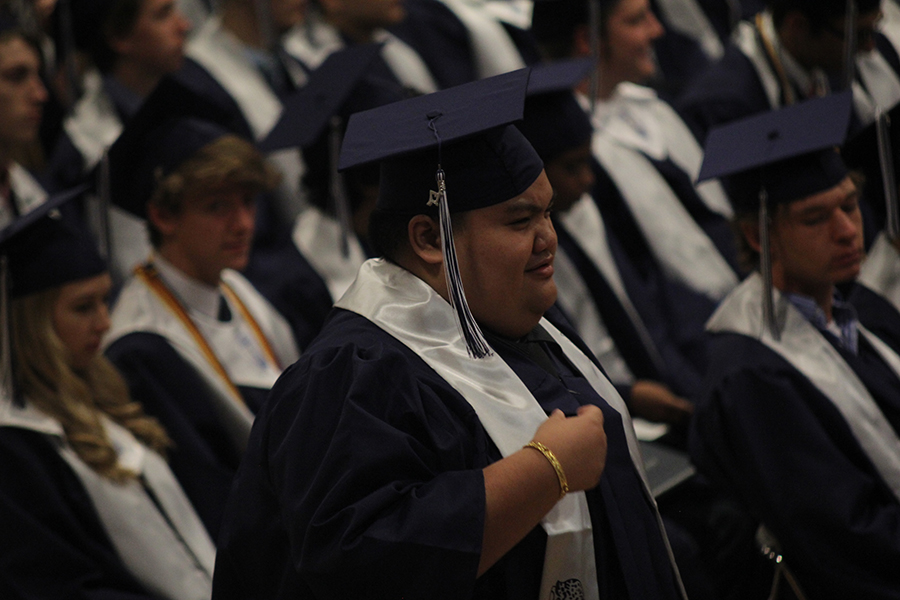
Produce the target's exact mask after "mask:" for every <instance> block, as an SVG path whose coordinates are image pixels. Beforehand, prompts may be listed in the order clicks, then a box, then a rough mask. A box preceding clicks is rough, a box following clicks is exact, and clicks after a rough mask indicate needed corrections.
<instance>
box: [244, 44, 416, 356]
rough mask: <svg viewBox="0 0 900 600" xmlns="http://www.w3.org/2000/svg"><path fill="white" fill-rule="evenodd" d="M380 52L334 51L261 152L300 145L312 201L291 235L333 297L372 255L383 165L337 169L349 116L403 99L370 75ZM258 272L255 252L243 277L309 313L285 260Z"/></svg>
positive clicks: (368, 47) (282, 306) (282, 303)
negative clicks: (370, 234)
mask: <svg viewBox="0 0 900 600" xmlns="http://www.w3.org/2000/svg"><path fill="white" fill-rule="evenodd" d="M380 52H381V47H380V45H378V44H364V45H356V46H351V47H348V48H345V49H343V50H340V51H338V52H335V53H334V54H332V55H330V56H329V57H328V58H327V59H326V60H325V62H323V63H322V65H321V66H320V67H319V68H317V69H316V70H315V71H313V72H312V73H311V74H310V77H309V81H308V83H307V84H306V85H305V86H304V87H303V88H302V89H301V90H300V91H298V92H296V93H295V94H294V95H293V96H291V97H290V98H288V100H287V101H286V102H285V110H284V114H283V115H282V117H281V119H280V120H279V121H278V123H277V124H276V125H275V127H273V128H272V131H271V133H270V134H269V135H268V136H267V137H266V139H264V140H262V141H261V142H260V144H259V147H260V149H262V150H263V151H264V152H265V151H271V150H277V149H280V148H284V147H300V148H302V150H303V159H304V162H305V163H306V165H307V171H306V173H305V174H304V176H303V182H304V186H305V187H306V190H307V192H308V198H309V202H310V204H309V206H307V207H306V208H305V209H304V210H303V211H302V212H301V213H300V214H299V215H298V216H297V220H296V221H295V222H294V228H293V232H292V239H293V243H294V245H295V246H296V249H297V250H299V252H300V254H302V255H303V256H304V257H306V259H307V260H308V261H309V263H310V264H311V265H312V268H314V269H315V271H316V272H317V273H318V274H319V275H320V276H321V277H322V279H323V280H324V282H325V284H326V285H327V286H328V291H329V292H330V297H331V298H334V299H338V298H340V297H341V296H343V295H344V292H345V291H347V288H349V287H350V284H351V283H353V280H354V279H356V272H357V271H358V270H359V267H360V266H362V263H363V262H365V260H366V259H367V258H370V256H371V250H369V244H368V241H367V228H368V224H369V215H370V214H371V213H372V209H374V208H375V201H376V199H377V197H378V165H368V166H364V167H357V168H355V169H348V170H346V171H344V172H343V173H338V170H337V159H338V153H339V151H340V142H341V138H342V136H343V132H344V130H345V128H346V122H347V119H348V118H349V116H350V115H351V114H353V113H355V112H359V111H361V110H366V109H369V108H375V107H377V106H382V105H384V104H389V103H391V102H396V101H399V100H403V99H404V98H406V95H405V94H403V93H402V91H401V90H400V89H399V88H398V87H396V86H393V85H384V84H383V82H382V80H380V79H378V78H377V77H372V76H371V74H370V73H369V68H370V67H371V65H372V62H373V61H374V60H376V58H377V56H378V55H379V53H380ZM279 267H281V268H279ZM260 270H261V265H260V260H259V259H258V257H257V256H254V257H253V259H252V260H251V263H250V266H249V267H248V270H247V271H245V275H247V277H248V279H250V280H251V281H253V282H254V284H255V285H256V286H257V288H258V289H260V291H262V292H263V294H264V295H265V296H266V297H267V298H269V299H270V300H271V301H272V302H273V304H275V306H276V308H278V309H279V311H280V312H281V313H282V314H284V315H288V320H289V321H293V319H292V318H291V317H290V316H289V315H290V314H291V313H293V312H295V311H307V310H308V306H304V305H308V304H309V302H302V303H301V302H298V301H297V297H298V294H303V292H302V290H301V289H300V288H301V287H304V286H308V285H309V284H308V282H306V281H300V280H297V281H294V280H292V279H290V278H287V277H285V274H284V271H283V265H274V264H273V269H272V273H271V276H269V277H265V278H263V277H261V275H262V274H261V273H259V271H260ZM263 279H265V281H263ZM272 288H274V289H272ZM306 295H308V292H306ZM328 308H329V309H330V308H331V301H330V300H329V303H328ZM322 321H323V322H324V315H323V319H322ZM298 339H299V338H298Z"/></svg>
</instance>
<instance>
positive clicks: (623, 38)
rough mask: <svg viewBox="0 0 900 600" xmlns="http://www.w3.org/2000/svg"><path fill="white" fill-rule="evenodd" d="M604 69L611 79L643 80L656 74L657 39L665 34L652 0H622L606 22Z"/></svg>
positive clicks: (602, 53)
mask: <svg viewBox="0 0 900 600" xmlns="http://www.w3.org/2000/svg"><path fill="white" fill-rule="evenodd" d="M604 30H605V32H606V36H605V38H604V39H603V40H602V41H601V44H602V45H601V49H600V70H601V73H603V75H602V77H603V78H604V79H606V80H607V81H614V82H617V83H618V82H623V81H630V82H632V83H643V82H645V81H647V80H648V79H649V78H651V77H653V75H654V74H655V73H656V58H655V56H654V54H653V41H654V40H655V39H657V38H659V37H660V36H662V34H663V33H664V30H663V26H662V25H661V24H660V22H659V20H657V18H656V16H655V15H654V14H653V11H652V10H650V4H649V2H648V0H619V3H618V4H617V5H616V6H615V8H613V9H612V11H611V12H610V14H609V16H608V17H607V20H606V24H605V29H604Z"/></svg>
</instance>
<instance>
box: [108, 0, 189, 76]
mask: <svg viewBox="0 0 900 600" xmlns="http://www.w3.org/2000/svg"><path fill="white" fill-rule="evenodd" d="M190 29H191V25H190V23H189V22H188V20H187V19H186V18H185V17H184V15H183V14H181V11H180V10H179V9H178V7H177V6H176V4H175V0H144V1H143V2H142V3H141V9H140V12H139V13H138V16H137V19H136V20H135V22H134V26H133V27H132V28H131V31H129V32H128V33H127V34H126V35H123V36H121V37H118V38H115V39H113V40H110V46H111V47H112V48H113V50H115V51H116V52H117V53H118V54H120V55H121V56H123V57H127V58H128V59H129V60H131V61H134V62H135V63H136V64H137V65H138V66H140V67H142V68H143V69H145V70H146V71H148V72H149V73H152V74H153V75H156V76H160V77H161V76H163V75H165V74H166V73H171V72H173V71H176V70H178V68H179V67H181V63H182V61H183V60H184V43H185V40H186V39H187V34H188V32H189V31H190Z"/></svg>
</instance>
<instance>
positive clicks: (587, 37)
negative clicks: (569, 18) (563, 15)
mask: <svg viewBox="0 0 900 600" xmlns="http://www.w3.org/2000/svg"><path fill="white" fill-rule="evenodd" d="M571 50H572V57H573V58H582V57H584V56H590V55H591V30H590V27H588V26H587V25H576V26H575V29H573V30H572V49H571Z"/></svg>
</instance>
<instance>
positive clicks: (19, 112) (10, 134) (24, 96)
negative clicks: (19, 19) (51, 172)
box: [0, 36, 47, 167]
mask: <svg viewBox="0 0 900 600" xmlns="http://www.w3.org/2000/svg"><path fill="white" fill-rule="evenodd" d="M46 101H47V90H46V88H44V84H43V83H42V82H41V78H40V61H39V59H38V55H37V53H36V52H35V51H34V48H32V47H31V46H30V45H29V44H28V43H27V42H25V40H24V39H22V38H21V37H18V36H9V37H7V38H6V39H5V40H3V41H0V159H2V158H3V154H4V153H5V152H6V151H8V149H9V148H10V147H11V146H15V145H18V144H23V143H28V142H32V141H34V140H35V139H37V133H38V128H39V127H40V124H41V114H42V110H43V105H44V102H46ZM2 166H3V165H0V167H2Z"/></svg>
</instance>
